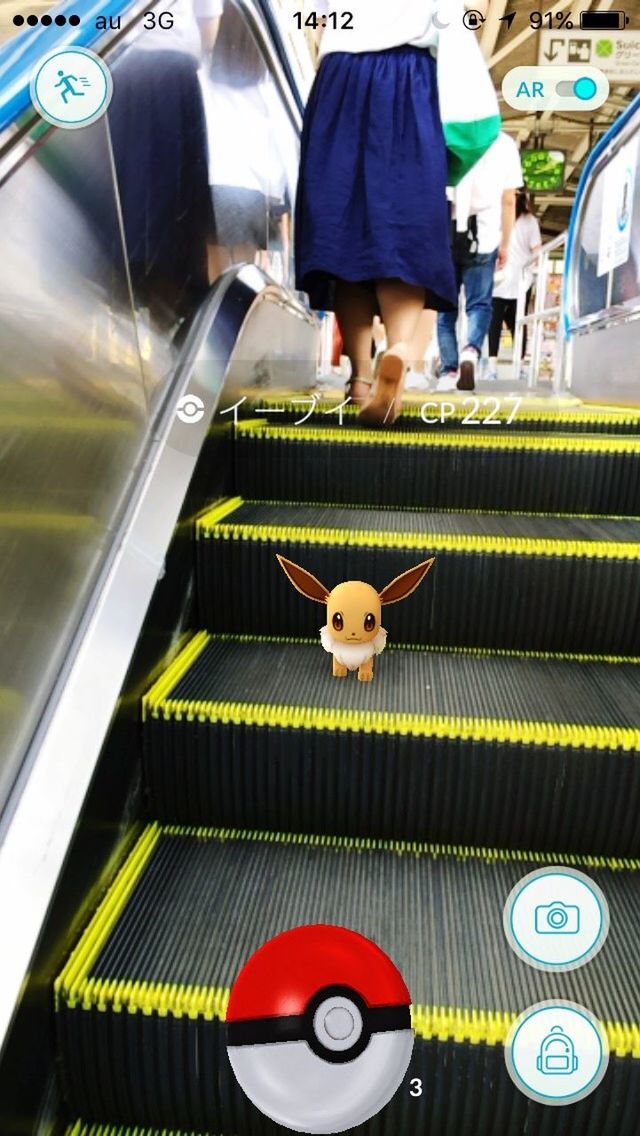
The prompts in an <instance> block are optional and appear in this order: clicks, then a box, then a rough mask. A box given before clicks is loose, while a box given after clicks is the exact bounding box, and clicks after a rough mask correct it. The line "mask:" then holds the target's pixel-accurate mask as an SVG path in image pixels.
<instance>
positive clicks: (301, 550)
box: [196, 506, 640, 656]
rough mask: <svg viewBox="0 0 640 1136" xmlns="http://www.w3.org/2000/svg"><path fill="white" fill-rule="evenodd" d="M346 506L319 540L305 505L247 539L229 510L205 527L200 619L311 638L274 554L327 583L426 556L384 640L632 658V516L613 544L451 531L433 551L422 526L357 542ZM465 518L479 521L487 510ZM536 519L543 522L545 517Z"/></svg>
mask: <svg viewBox="0 0 640 1136" xmlns="http://www.w3.org/2000/svg"><path fill="white" fill-rule="evenodd" d="M245 509H246V510H247V511H248V512H249V513H250V514H251V513H252V512H253V514H254V515H255V509H253V510H252V507H250V506H245V507H243V508H242V509H239V510H238V513H240V514H241V515H242V514H243V513H244V510H245ZM318 512H321V510H318ZM338 512H341V513H344V514H346V513H347V512H349V511H347V510H338ZM353 512H357V513H358V517H357V518H356V519H355V520H354V522H353V523H352V524H351V523H350V522H349V519H348V517H346V516H345V518H344V521H343V522H342V523H343V525H344V526H345V527H344V528H343V529H341V530H340V531H339V533H338V537H339V539H338V540H336V539H335V535H334V532H333V531H327V533H326V535H325V536H324V539H323V537H322V533H321V532H319V531H318V529H317V528H315V527H314V526H313V524H312V517H313V511H312V510H311V509H308V510H306V511H304V516H302V517H301V518H300V522H301V523H300V526H299V527H298V526H296V527H295V528H294V527H290V528H287V529H276V528H274V529H271V530H269V529H265V528H264V527H263V526H259V525H256V528H255V530H252V531H250V532H249V534H248V535H249V537H250V539H246V535H247V534H246V533H245V532H244V531H243V530H242V529H239V528H238V527H237V526H236V524H235V521H234V518H235V516H236V514H235V513H234V514H232V516H231V520H230V522H228V521H226V520H225V521H223V522H220V523H219V524H217V525H214V526H213V527H212V528H211V529H210V530H209V531H210V532H211V534H212V536H213V537H215V539H211V538H209V539H200V540H198V541H197V547H196V563H197V571H198V596H199V617H200V621H201V625H202V626H204V627H206V628H208V629H209V630H211V631H218V632H228V633H232V632H234V633H237V634H251V633H256V634H261V635H284V636H294V637H295V636H305V637H308V636H315V635H317V632H318V626H319V623H320V618H319V617H320V616H321V615H322V612H321V610H320V608H319V607H318V605H317V604H314V603H310V602H309V601H307V600H305V599H304V598H303V597H302V596H300V595H299V594H298V593H297V592H296V591H295V590H294V589H293V588H292V587H291V585H290V584H289V583H288V581H287V580H286V578H285V576H284V575H283V573H282V570H281V568H280V566H279V564H278V562H277V560H276V553H280V554H281V555H283V556H285V557H287V558H288V559H290V560H293V561H295V562H296V563H299V564H302V565H303V566H304V567H305V568H307V569H309V571H311V572H312V573H313V574H314V575H315V576H316V577H318V578H319V579H320V580H322V581H323V583H325V584H326V585H327V587H333V586H334V585H335V584H337V583H339V582H340V581H341V580H346V579H352V580H353V579H355V580H368V581H369V582H370V583H372V584H373V585H374V586H376V587H377V588H382V587H383V586H384V585H385V584H386V583H388V582H389V581H390V580H392V579H393V578H394V577H395V576H397V575H399V574H400V573H401V572H404V571H406V570H407V569H409V568H411V567H413V566H414V565H415V564H417V563H419V562H420V561H421V560H426V559H428V558H429V557H431V556H434V555H435V557H436V563H435V567H434V568H433V570H432V571H431V573H430V575H429V576H428V577H427V579H426V581H425V582H424V584H423V585H422V586H421V587H420V588H418V589H417V591H416V592H414V594H413V595H412V596H410V597H409V598H408V599H407V600H406V601H405V602H404V603H402V604H397V605H394V607H393V609H392V610H390V611H389V614H388V615H387V611H386V610H385V611H384V613H383V614H384V617H385V623H387V622H388V624H389V627H390V629H391V634H392V640H391V641H393V642H397V643H399V642H403V643H411V644H431V645H434V646H435V645H438V646H441V647H444V646H447V647H485V648H493V649H505V650H509V649H510V650H517V651H520V650H525V651H527V650H528V651H534V650H539V651H556V652H558V651H561V652H576V653H587V654H599V655H625V656H636V655H640V586H639V584H640V546H638V545H637V544H635V543H624V542H625V540H627V541H629V542H631V541H634V540H635V538H636V537H637V536H638V528H640V523H639V522H636V521H631V520H629V521H620V522H611V521H610V522H609V529H608V532H609V533H610V534H611V535H612V536H613V530H612V526H613V525H614V524H619V525H620V529H619V530H618V531H617V533H616V534H615V535H616V538H619V539H616V543H615V544H614V543H613V542H612V541H607V537H606V535H605V533H602V534H601V535H600V536H599V537H598V540H597V541H593V542H589V541H584V539H582V540H581V542H580V543H579V544H578V545H576V546H573V547H572V545H571V544H570V543H569V542H568V541H566V542H563V541H562V540H557V539H556V537H555V536H554V538H553V543H551V544H540V543H539V544H537V545H536V543H535V541H533V542H532V541H529V540H526V539H521V540H520V539H518V540H516V541H514V542H512V543H506V544H502V545H501V542H500V540H496V539H495V538H494V543H495V547H494V546H492V545H491V544H489V547H488V549H487V548H484V547H483V546H482V543H481V541H479V540H478V539H475V538H474V540H472V541H470V542H469V547H465V543H464V541H463V540H461V539H460V540H458V539H457V538H454V539H453V540H452V541H451V542H450V546H447V545H446V544H445V546H444V547H442V544H443V542H442V541H440V542H438V541H435V540H434V541H432V540H431V539H430V536H429V534H428V533H425V536H424V538H423V539H421V540H419V541H417V542H415V546H414V547H398V546H397V544H394V542H393V540H390V541H389V543H388V544H386V543H384V537H385V536H386V533H384V532H383V535H382V542H381V543H380V544H378V543H376V541H377V538H376V537H375V534H372V539H371V543H357V542H356V541H357V537H358V534H357V531H356V529H357V525H358V520H359V519H360V516H362V514H363V513H364V512H365V511H363V510H361V511H357V510H353ZM285 515H288V514H285ZM397 516H401V515H399V514H393V517H397ZM412 517H415V514H409V518H412ZM456 519H457V518H456ZM473 520H474V521H475V522H476V524H475V527H476V528H478V529H480V528H481V527H482V522H483V521H484V518H482V517H476V518H474V519H473ZM536 520H537V522H538V524H539V526H540V529H543V527H544V525H545V522H544V521H543V520H542V519H541V518H536ZM207 523H208V522H207V520H206V517H205V518H204V519H203V520H202V521H200V522H199V525H200V528H201V531H204V528H203V526H204V525H206V524H207ZM247 523H250V522H247ZM365 523H366V517H365ZM415 523H417V522H415ZM489 523H490V522H489ZM580 524H581V526H583V531H584V530H588V526H589V525H593V526H594V530H596V531H597V530H599V527H600V522H598V521H582V522H580ZM425 527H426V526H425ZM496 527H497V524H496ZM458 545H459V546H458ZM474 545H477V547H474ZM605 597H606V602H605Z"/></svg>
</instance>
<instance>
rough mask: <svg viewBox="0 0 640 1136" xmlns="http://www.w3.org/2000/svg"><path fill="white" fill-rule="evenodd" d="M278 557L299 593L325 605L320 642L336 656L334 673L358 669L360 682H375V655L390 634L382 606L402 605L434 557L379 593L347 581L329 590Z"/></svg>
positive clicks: (382, 649)
mask: <svg viewBox="0 0 640 1136" xmlns="http://www.w3.org/2000/svg"><path fill="white" fill-rule="evenodd" d="M278 561H279V564H280V567H281V568H282V569H283V571H284V572H285V573H286V575H287V576H288V577H289V579H290V581H291V583H292V584H293V586H294V588H295V589H296V590H297V591H298V592H301V593H302V595H303V596H306V597H307V599H308V600H315V601H316V603H323V604H326V605H327V624H326V627H322V628H321V629H320V642H321V643H322V646H323V647H324V649H325V651H328V652H329V654H330V655H333V674H334V677H335V678H344V677H345V675H346V673H347V671H357V672H358V678H359V679H360V682H371V680H372V678H373V660H374V657H375V656H376V655H379V654H381V652H382V651H384V649H385V647H386V644H387V633H386V631H385V629H384V627H381V626H380V619H381V610H380V609H381V607H382V604H390V603H398V601H399V600H404V599H406V598H407V596H410V595H411V593H412V592H415V590H416V588H417V587H419V585H420V584H421V583H422V581H423V580H424V578H425V576H426V574H427V572H428V571H429V569H430V568H431V566H432V565H433V559H431V560H425V561H424V563H422V564H418V565H416V567H415V568H409V570H408V571H407V572H403V573H402V575H401V576H396V578H395V580H392V581H391V583H390V584H387V586H386V588H383V589H382V591H381V592H380V593H378V592H376V590H375V588H372V587H371V584H364V583H363V582H362V580H347V581H346V583H344V584H338V585H337V587H335V588H334V589H333V591H329V588H325V586H324V584H321V583H320V581H319V580H317V579H316V577H315V576H312V575H311V573H310V572H307V571H306V569H304V568H300V567H299V566H298V565H297V564H294V563H293V561H291V560H287V559H286V558H285V557H284V556H278Z"/></svg>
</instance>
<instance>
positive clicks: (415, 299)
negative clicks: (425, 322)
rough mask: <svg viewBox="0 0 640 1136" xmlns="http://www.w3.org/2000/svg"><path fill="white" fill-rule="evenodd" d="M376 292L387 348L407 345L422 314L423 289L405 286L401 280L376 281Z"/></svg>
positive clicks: (409, 285)
mask: <svg viewBox="0 0 640 1136" xmlns="http://www.w3.org/2000/svg"><path fill="white" fill-rule="evenodd" d="M376 291H377V293H378V303H379V304H380V312H381V314H382V322H383V324H384V326H385V328H386V329H387V344H388V346H389V347H396V346H397V344H399V343H404V344H407V345H409V344H410V343H412V341H413V339H414V336H415V334H416V332H417V331H418V327H419V324H420V317H421V315H422V313H423V312H424V288H417V287H416V286H415V285H414V284H405V283H404V281H403V280H378V281H377V283H376Z"/></svg>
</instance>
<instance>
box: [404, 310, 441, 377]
mask: <svg viewBox="0 0 640 1136" xmlns="http://www.w3.org/2000/svg"><path fill="white" fill-rule="evenodd" d="M435 326H436V313H435V312H432V311H431V310H430V309H429V308H427V309H426V310H425V311H423V312H422V315H421V316H420V318H419V320H418V330H417V331H416V333H415V335H414V337H413V339H412V341H411V345H410V347H409V366H410V367H411V368H412V370H414V371H418V373H419V374H423V373H424V357H425V355H426V354H427V351H428V348H429V344H430V343H431V340H432V339H433V332H434V329H435Z"/></svg>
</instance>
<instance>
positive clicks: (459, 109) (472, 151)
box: [435, 0, 501, 185]
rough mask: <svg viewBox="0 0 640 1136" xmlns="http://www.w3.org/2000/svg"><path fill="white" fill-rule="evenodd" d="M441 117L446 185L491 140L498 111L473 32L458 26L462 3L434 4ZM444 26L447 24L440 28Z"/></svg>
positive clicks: (447, 0)
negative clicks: (444, 149) (447, 173)
mask: <svg viewBox="0 0 640 1136" xmlns="http://www.w3.org/2000/svg"><path fill="white" fill-rule="evenodd" d="M435 4H436V7H437V13H436V14H437V17H438V24H439V25H440V32H439V36H438V47H437V52H438V55H437V65H438V93H439V98H440V116H441V118H442V125H443V128H444V137H445V142H446V144H447V152H448V156H449V182H448V184H449V185H458V182H460V181H461V180H462V178H463V177H464V175H465V174H466V173H468V172H469V170H470V169H472V167H473V166H475V164H476V162H478V161H479V160H480V158H481V157H482V155H483V154H486V152H487V150H488V149H489V147H490V146H491V145H492V144H493V143H494V142H495V140H496V138H497V137H498V135H499V133H500V126H501V120H500V111H499V109H498V98H497V95H496V92H495V90H494V86H493V82H492V80H491V75H490V73H489V68H488V67H487V64H486V63H485V60H484V58H483V56H482V52H481V50H480V44H479V43H478V40H477V38H476V35H475V33H474V32H473V31H470V30H469V29H468V28H465V26H464V23H463V18H464V13H465V8H464V3H463V0H435ZM442 25H446V26H442Z"/></svg>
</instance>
